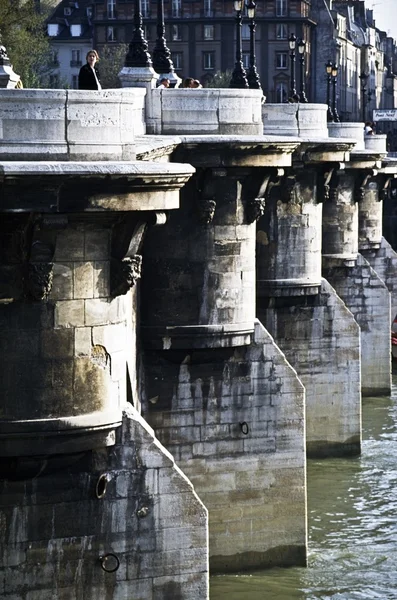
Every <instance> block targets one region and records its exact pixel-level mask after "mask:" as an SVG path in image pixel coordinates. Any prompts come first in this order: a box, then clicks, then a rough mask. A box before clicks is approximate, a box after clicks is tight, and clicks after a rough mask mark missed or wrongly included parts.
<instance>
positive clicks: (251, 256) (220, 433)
mask: <svg viewBox="0 0 397 600" xmlns="http://www.w3.org/2000/svg"><path fill="white" fill-rule="evenodd" d="M294 147H295V144H291V143H289V142H285V143H283V142H281V143H279V142H276V141H273V142H271V143H270V142H267V141H265V140H263V139H262V138H257V139H255V140H250V139H249V138H247V139H244V138H242V137H240V138H232V137H227V138H226V139H222V137H221V136H217V137H215V136H211V137H210V138H209V139H208V141H206V140H205V139H204V138H201V139H199V140H197V141H196V140H194V139H192V138H186V140H185V141H184V143H182V144H181V145H180V146H179V147H178V149H177V150H176V151H175V152H174V153H173V155H172V158H173V159H174V160H177V161H178V162H179V161H180V160H186V161H187V162H189V163H191V164H192V165H193V166H195V167H196V169H197V172H196V174H195V176H194V177H193V178H192V180H191V181H190V183H189V185H188V186H187V187H186V189H185V191H184V193H182V194H181V209H180V211H178V213H175V214H174V213H173V214H172V215H170V219H169V221H168V223H167V224H166V225H165V226H164V227H163V228H161V231H160V230H159V231H158V233H157V232H156V233H155V232H154V231H153V232H152V233H149V235H148V238H147V240H146V241H147V246H146V247H145V252H144V258H143V260H144V265H145V268H144V271H143V278H142V303H141V304H142V333H143V341H144V346H145V351H144V359H143V360H144V371H145V382H146V383H145V389H146V394H147V398H146V403H145V406H144V408H143V414H144V416H145V418H146V419H147V421H148V422H149V423H150V424H151V425H152V426H153V428H154V430H155V431H156V435H157V436H158V438H159V440H160V441H161V442H162V443H163V444H164V445H165V447H166V448H167V449H168V450H169V451H170V452H171V453H172V454H173V456H174V457H175V460H176V462H177V464H178V465H179V466H180V467H181V468H182V469H183V471H184V472H185V473H186V474H187V475H188V477H189V478H190V479H191V481H192V482H194V486H195V489H196V490H197V492H198V494H199V495H200V498H201V499H202V500H203V501H204V504H205V505H206V507H207V508H208V510H209V516H210V568H211V571H212V572H217V571H218V572H228V571H230V572H233V571H234V572H235V571H239V570H242V569H252V568H262V567H267V566H271V565H279V566H282V565H283V566H285V565H292V564H301V565H303V564H305V563H306V544H307V539H306V480H305V434H304V419H305V394H304V388H303V385H302V383H301V382H300V380H299V378H298V376H297V374H296V372H295V371H294V369H292V368H291V366H290V365H289V363H288V362H287V360H286V359H285V356H284V355H283V353H282V352H281V351H280V349H279V348H278V347H277V346H276V344H275V343H274V341H273V339H272V338H271V336H270V335H269V333H268V332H267V331H266V330H265V328H264V327H263V326H262V325H261V324H260V323H259V322H258V321H256V320H255V223H254V220H255V218H256V217H257V216H258V215H259V214H260V213H261V211H262V204H263V199H262V196H263V194H264V191H265V189H266V186H267V185H268V182H269V177H270V173H269V172H268V171H270V169H268V167H272V168H273V169H274V168H277V167H282V166H283V165H285V164H288V162H289V161H290V155H291V151H292V150H293V149H294ZM286 486H287V487H288V490H289V493H288V494H285V489H286Z"/></svg>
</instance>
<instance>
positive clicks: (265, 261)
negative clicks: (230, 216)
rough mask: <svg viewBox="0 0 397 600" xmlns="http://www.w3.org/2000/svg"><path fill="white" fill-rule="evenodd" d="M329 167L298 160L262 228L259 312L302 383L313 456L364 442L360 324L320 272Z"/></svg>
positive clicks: (274, 195)
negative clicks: (302, 163)
mask: <svg viewBox="0 0 397 600" xmlns="http://www.w3.org/2000/svg"><path fill="white" fill-rule="evenodd" d="M320 148H321V146H320ZM329 152H332V150H329ZM333 152H334V154H333V156H330V155H329V154H328V153H326V146H324V147H322V158H323V160H324V159H327V158H328V160H330V161H331V159H333V162H337V161H338V160H340V159H341V158H343V153H342V152H341V150H340V149H339V150H338V149H337V148H336V147H335V148H334V150H333ZM318 159H319V157H317V158H316V160H318ZM332 166H333V163H331V162H330V163H326V162H325V163H323V164H321V163H319V164H316V165H310V164H306V165H305V168H304V169H302V168H299V163H298V164H297V161H295V162H294V169H293V170H291V172H290V173H289V174H288V176H287V177H285V178H282V179H280V181H279V185H275V186H274V187H273V188H272V190H271V192H270V197H269V198H268V200H267V202H266V208H265V212H264V215H263V216H262V217H261V218H260V219H259V221H258V227H257V279H258V281H257V294H258V304H257V314H258V317H259V319H260V320H261V321H262V322H263V324H264V325H265V327H266V328H267V330H268V331H269V332H270V333H271V334H272V335H273V337H274V338H275V341H276V342H277V344H278V345H279V346H280V348H281V349H282V350H283V352H284V353H285V355H286V358H287V359H288V361H289V362H290V363H291V365H292V366H293V367H294V368H295V369H296V371H297V373H298V374H299V377H300V379H301V380H302V383H303V384H304V386H305V389H306V448H307V454H308V456H313V457H314V456H338V455H355V454H358V453H359V452H360V446H361V393H360V332H359V327H358V325H357V323H356V322H355V320H354V318H353V316H352V315H351V313H350V312H349V311H348V310H347V308H346V306H345V304H344V302H343V301H342V300H341V299H340V298H339V297H338V295H337V294H336V292H335V290H334V289H333V288H332V287H331V285H330V284H329V283H328V282H327V281H326V280H325V279H322V275H321V233H322V211H323V201H324V202H327V198H328V191H329V190H328V182H329V180H330V177H331V175H332V172H333V168H332ZM301 167H302V165H301Z"/></svg>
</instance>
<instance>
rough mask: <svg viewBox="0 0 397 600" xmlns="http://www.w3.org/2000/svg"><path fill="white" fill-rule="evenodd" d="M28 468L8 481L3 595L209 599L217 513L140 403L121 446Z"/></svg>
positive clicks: (1, 497) (2, 488)
mask: <svg viewBox="0 0 397 600" xmlns="http://www.w3.org/2000/svg"><path fill="white" fill-rule="evenodd" d="M12 466H13V465H12V464H9V465H8V467H9V471H10V475H12ZM21 469H23V471H22V472H23V473H24V477H23V478H21V479H20V480H12V479H9V480H8V481H6V480H2V481H0V523H1V527H0V553H1V570H0V573H1V577H0V595H1V597H2V598H4V599H6V598H7V599H10V600H46V599H47V598H48V599H49V598H57V599H58V600H61V599H62V600H97V599H98V598H111V599H112V600H121V599H124V598H134V600H170V599H171V598H172V599H173V600H174V599H175V600H192V598H195V599H197V600H205V599H207V598H208V554H207V547H206V546H207V541H208V540H207V511H206V509H205V507H204V506H203V504H202V503H201V501H200V500H199V499H198V497H197V495H196V494H195V492H194V490H193V487H192V485H191V483H190V482H189V481H188V480H187V478H186V477H185V476H184V475H183V473H182V472H181V471H180V470H179V468H178V467H177V466H176V465H175V463H174V460H173V458H172V456H171V455H170V454H169V453H168V452H167V451H166V450H165V449H164V448H163V447H162V446H161V444H160V443H159V442H158V441H157V439H156V438H155V437H154V434H153V431H152V430H151V429H150V427H149V426H148V425H147V423H145V421H144V420H143V419H142V418H141V417H140V416H139V415H138V413H137V412H136V411H135V410H134V409H133V408H132V407H130V408H126V410H125V413H124V418H123V425H122V428H120V429H119V430H118V434H117V441H116V445H115V446H114V447H113V448H111V449H106V450H102V451H94V452H92V453H81V454H76V455H74V456H73V457H68V458H67V459H63V460H61V459H60V458H59V457H58V458H57V457H48V458H47V459H46V458H45V457H43V458H42V459H41V460H40V459H37V461H36V462H35V461H34V459H31V460H30V461H29V460H27V461H26V462H25V463H22V462H20V463H19V473H21ZM29 474H30V476H29ZM100 477H102V479H101V480H100ZM101 494H103V496H102V497H99V498H98V495H99V496H100V495H101ZM109 554H110V555H115V556H108V557H107V558H106V556H107V555H109ZM182 555H183V559H182V558H181V556H182ZM118 563H119V567H118V568H117V570H115V571H114V572H106V571H105V570H104V568H103V566H104V567H106V568H109V569H113V568H116V567H117V565H118ZM102 565H103V566H102Z"/></svg>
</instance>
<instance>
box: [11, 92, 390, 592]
mask: <svg viewBox="0 0 397 600" xmlns="http://www.w3.org/2000/svg"><path fill="white" fill-rule="evenodd" d="M326 112H327V107H326V106H325V105H310V104H306V105H302V106H301V105H267V104H262V96H261V92H260V91H257V90H227V89H219V90H215V89H213V90H212V89H198V90H185V89H173V90H156V89H151V87H150V86H149V87H147V89H139V88H123V89H121V90H106V91H101V92H85V91H73V90H70V91H64V90H58V91H51V90H1V91H0V131H1V135H0V177H1V184H0V185H1V200H0V212H1V219H0V243H1V260H0V348H1V357H2V361H1V365H0V381H1V388H0V389H1V404H0V407H1V412H0V470H1V471H0V478H1V479H0V489H1V492H0V505H1V506H0V532H1V536H0V546H1V559H2V569H1V578H0V595H1V597H2V598H4V599H5V600H6V599H9V600H39V599H40V600H47V599H49V600H50V599H51V600H53V599H54V600H55V599H59V600H94V599H95V600H97V599H98V598H106V599H107V600H121V599H128V600H130V599H132V598H133V599H134V600H171V599H172V600H193V599H194V600H206V599H207V598H208V596H209V591H208V576H209V572H211V573H216V572H222V573H224V572H237V571H241V570H250V569H256V568H266V567H269V566H289V565H305V564H306V560H307V503H306V457H307V456H311V457H327V456H353V455H358V454H359V453H360V446H361V399H362V395H363V394H364V395H365V394H370V395H372V396H374V395H383V394H387V393H388V392H389V391H390V389H391V346H390V327H391V320H392V318H393V317H394V315H395V314H396V313H397V291H396V285H397V278H396V275H397V255H396V253H395V252H394V250H393V249H392V248H391V246H390V244H389V243H388V242H387V241H386V240H385V238H384V237H383V231H382V213H383V211H382V205H383V202H384V201H386V200H387V201H388V202H390V193H389V191H390V186H391V181H392V179H393V178H394V177H395V176H396V174H397V160H396V159H395V158H391V157H388V156H387V154H386V140H385V137H384V136H373V137H372V138H371V139H368V138H367V139H365V140H364V137H363V135H364V134H363V124H361V123H358V124H357V123H355V124H354V123H346V124H344V123H332V124H330V125H329V126H327V122H326ZM324 468H326V464H325V466H324Z"/></svg>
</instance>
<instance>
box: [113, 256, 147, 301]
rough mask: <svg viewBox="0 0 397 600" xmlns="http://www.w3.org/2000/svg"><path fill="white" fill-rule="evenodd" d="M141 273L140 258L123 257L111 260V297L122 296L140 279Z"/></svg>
mask: <svg viewBox="0 0 397 600" xmlns="http://www.w3.org/2000/svg"><path fill="white" fill-rule="evenodd" d="M141 272H142V256H141V255H140V254H135V255H134V256H125V257H124V258H122V259H118V258H112V259H111V262H110V292H111V295H112V296H114V297H115V296H123V295H124V294H126V293H127V292H128V291H129V290H130V289H131V288H132V287H133V286H134V285H135V284H136V282H137V281H138V279H140V277H141Z"/></svg>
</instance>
